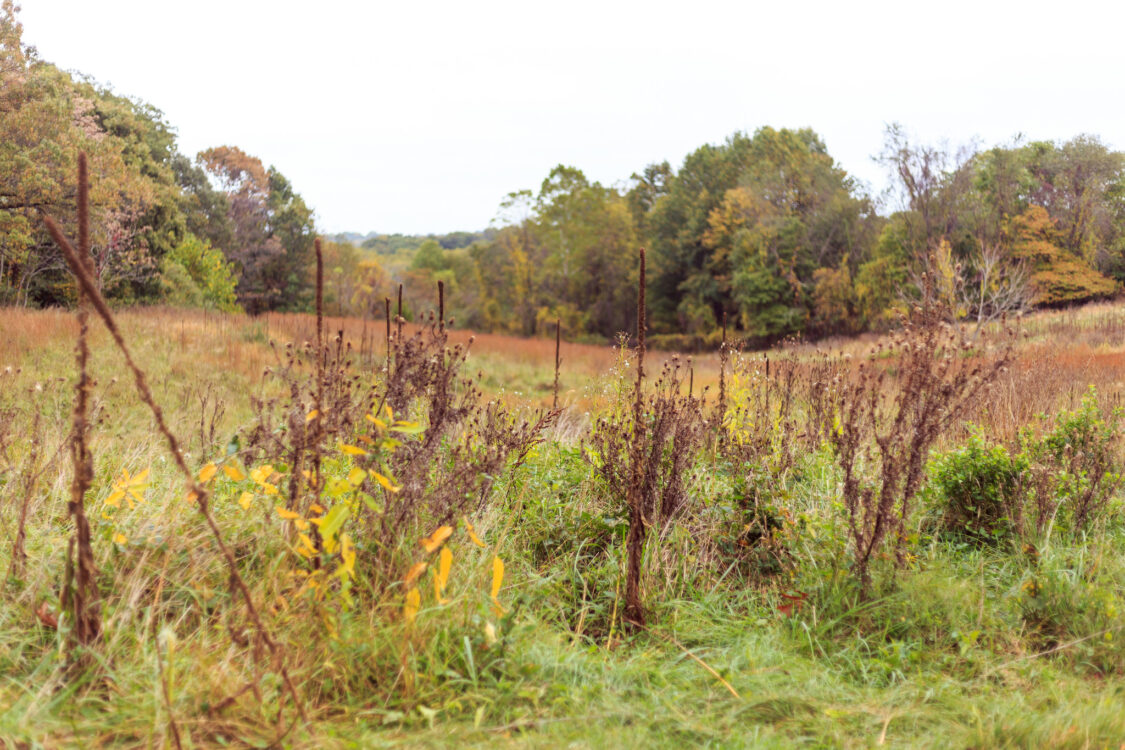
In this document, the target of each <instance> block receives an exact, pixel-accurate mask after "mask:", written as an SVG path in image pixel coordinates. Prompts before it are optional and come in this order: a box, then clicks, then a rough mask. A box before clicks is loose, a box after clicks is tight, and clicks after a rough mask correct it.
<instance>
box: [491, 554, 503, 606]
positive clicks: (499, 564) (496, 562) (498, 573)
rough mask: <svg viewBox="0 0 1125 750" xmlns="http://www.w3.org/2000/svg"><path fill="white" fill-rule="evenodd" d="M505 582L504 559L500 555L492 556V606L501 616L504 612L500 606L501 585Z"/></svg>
mask: <svg viewBox="0 0 1125 750" xmlns="http://www.w3.org/2000/svg"><path fill="white" fill-rule="evenodd" d="M503 584H504V561H503V560H501V559H500V558H499V557H494V558H492V608H493V610H494V611H495V612H496V616H497V617H499V616H500V615H501V614H503V612H504V608H503V607H501V606H500V600H499V599H498V598H497V597H498V596H499V595H500V587H501V586H502V585H503Z"/></svg>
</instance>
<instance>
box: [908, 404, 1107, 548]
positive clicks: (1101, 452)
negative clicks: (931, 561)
mask: <svg viewBox="0 0 1125 750" xmlns="http://www.w3.org/2000/svg"><path fill="white" fill-rule="evenodd" d="M1121 414H1122V412H1121V410H1119V409H1115V410H1113V411H1111V412H1109V413H1105V412H1103V410H1102V408H1101V407H1100V406H1099V404H1098V399H1097V392H1096V391H1095V390H1094V389H1093V388H1091V389H1090V390H1089V391H1088V392H1087V393H1086V395H1085V396H1084V397H1083V398H1082V403H1081V405H1080V406H1079V407H1078V408H1077V409H1075V410H1074V411H1063V412H1060V413H1059V414H1058V415H1057V416H1056V417H1055V418H1054V420H1053V426H1052V428H1051V429H1050V430H1048V431H1047V432H1045V433H1040V432H1037V431H1036V430H1035V429H1033V428H1031V427H1028V428H1025V429H1024V430H1023V431H1022V432H1021V433H1020V438H1019V442H1018V444H1017V446H1014V447H1012V448H1011V449H1009V448H1007V447H1005V446H1002V445H990V444H988V443H987V442H986V441H985V439H984V438H983V437H982V436H981V434H980V433H979V432H977V431H974V432H973V433H972V434H971V435H970V437H969V440H968V442H967V443H966V444H965V445H963V446H961V447H959V448H956V449H954V450H951V451H949V452H947V453H945V454H943V455H941V456H939V457H937V458H936V459H934V461H933V462H932V464H931V484H930V487H929V488H928V490H929V491H930V492H931V493H932V494H933V495H934V496H935V501H936V503H937V504H938V505H939V506H940V509H941V514H942V525H943V527H944V529H945V530H946V531H947V532H952V533H963V534H965V535H967V536H969V537H971V538H974V539H976V540H977V541H982V542H995V541H997V540H999V539H1001V538H1004V537H1009V536H1020V537H1022V538H1025V539H1030V538H1034V537H1040V538H1041V537H1043V536H1044V535H1045V534H1049V533H1050V531H1051V530H1052V529H1053V528H1055V527H1056V526H1060V527H1062V528H1064V529H1065V530H1067V531H1069V532H1070V533H1072V534H1079V533H1083V532H1085V531H1086V530H1087V529H1088V528H1089V527H1090V526H1091V525H1092V524H1094V523H1096V522H1097V521H1098V520H1100V519H1101V518H1102V517H1104V515H1105V512H1106V508H1107V506H1108V504H1109V501H1110V498H1111V497H1112V496H1113V493H1114V492H1115V491H1116V490H1117V489H1118V488H1120V487H1121V485H1122V483H1123V482H1125V478H1123V477H1122V474H1121V472H1120V469H1119V461H1118V455H1117V451H1118V447H1117V443H1118V440H1119V438H1118V429H1119V422H1120V418H1121Z"/></svg>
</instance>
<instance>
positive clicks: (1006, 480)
mask: <svg viewBox="0 0 1125 750" xmlns="http://www.w3.org/2000/svg"><path fill="white" fill-rule="evenodd" d="M1028 468H1029V462H1028V459H1027V457H1026V456H1025V455H1023V454H1022V453H1019V454H1016V455H1014V456H1013V455H1011V454H1010V453H1009V452H1008V449H1007V448H1005V447H1004V446H1002V445H989V444H988V443H987V442H986V441H985V439H984V437H983V436H982V435H981V434H980V432H979V431H978V430H974V431H973V432H972V433H971V434H970V436H969V440H968V442H967V443H965V444H964V445H963V446H961V447H959V448H955V449H953V450H951V451H948V452H947V453H944V454H942V455H940V456H938V457H937V458H935V459H934V461H933V464H932V467H931V482H932V484H931V489H932V490H934V491H935V492H936V493H938V494H939V496H940V497H941V502H942V506H943V507H942V526H943V528H944V529H945V531H946V532H949V533H951V534H958V535H960V534H963V535H965V536H967V537H970V538H971V539H974V540H977V541H981V542H985V543H992V542H996V541H998V540H1000V539H1002V538H1005V537H1008V536H1010V535H1011V533H1012V531H1013V529H1014V525H1015V519H1016V518H1017V517H1018V515H1019V510H1020V505H1021V503H1022V496H1023V483H1022V477H1023V475H1024V473H1025V472H1026V471H1027V470H1028Z"/></svg>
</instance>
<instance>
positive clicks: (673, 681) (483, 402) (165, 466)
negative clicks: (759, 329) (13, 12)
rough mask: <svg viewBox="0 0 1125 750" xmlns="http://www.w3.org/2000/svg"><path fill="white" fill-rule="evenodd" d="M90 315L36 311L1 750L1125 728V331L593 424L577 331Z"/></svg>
mask: <svg viewBox="0 0 1125 750" xmlns="http://www.w3.org/2000/svg"><path fill="white" fill-rule="evenodd" d="M76 270H80V269H76ZM79 276H81V273H79ZM642 278H643V274H642ZM87 295H88V297H87V299H86V301H85V302H84V303H83V307H82V312H81V313H80V314H79V315H77V316H76V315H75V313H73V312H64V311H57V310H47V311H29V310H22V309H6V310H0V331H2V335H0V530H2V533H0V538H2V539H3V542H2V543H0V556H2V557H0V565H2V566H3V570H4V571H5V576H4V579H3V588H2V590H0V598H2V601H3V606H2V607H0V745H2V746H6V747H46V748H53V747H71V746H74V747H110V746H113V747H118V746H125V747H129V746H145V747H153V746H160V747H214V746H236V747H242V746H254V747H266V746H285V747H372V746H407V747H424V746H448V745H452V744H457V745H496V744H498V743H499V744H503V745H521V746H522V745H530V746H544V747H555V746H577V747H605V746H610V745H621V746H626V747H637V746H673V745H679V746H683V745H693V746H695V745H704V746H707V745H713V746H721V747H742V746H746V747H792V746H796V745H807V746H813V747H837V746H840V747H867V746H871V745H887V746H897V747H942V748H945V747H963V748H983V747H1074V748H1080V747H1081V748H1085V747H1119V746H1121V745H1122V742H1123V741H1125V713H1123V712H1122V711H1121V706H1122V705H1123V703H1122V701H1123V696H1125V633H1123V632H1122V630H1123V629H1125V599H1123V596H1125V588H1123V587H1125V551H1123V550H1125V546H1123V543H1125V524H1123V515H1122V514H1123V507H1122V496H1121V488H1122V483H1123V479H1122V475H1121V471H1122V458H1123V456H1122V453H1121V445H1120V443H1121V441H1120V437H1121V435H1120V412H1119V405H1120V403H1121V395H1122V392H1123V389H1125V385H1123V382H1122V373H1123V372H1125V369H1123V368H1125V308H1121V307H1118V306H1116V305H1111V304H1106V305H1102V306H1099V307H1091V308H1085V309H1082V310H1076V311H1068V312H1053V313H1042V314H1036V315H1032V316H1028V317H1027V318H1025V319H1023V320H1020V321H1014V322H1012V323H1011V324H1004V325H999V326H996V327H995V328H994V329H992V330H989V331H987V332H986V333H985V334H984V335H983V337H982V338H980V339H979V340H978V339H973V338H972V337H970V336H968V335H967V334H965V333H964V332H962V331H961V330H959V328H958V327H957V326H953V325H950V324H948V323H946V322H944V321H943V320H942V319H941V318H940V317H937V316H935V315H933V314H931V313H932V311H928V310H920V311H918V315H917V316H916V317H915V318H914V319H912V320H910V321H907V322H906V325H905V326H904V328H903V329H902V330H901V331H900V332H898V333H895V334H893V335H890V336H887V337H883V338H874V337H871V338H867V339H863V340H852V341H831V342H822V343H820V344H816V345H813V344H799V343H797V344H792V345H789V346H786V347H783V348H780V349H776V350H773V351H770V352H742V351H739V350H738V348H737V346H735V345H734V344H733V343H732V344H731V345H728V346H726V347H724V348H723V350H722V351H721V352H720V353H718V354H714V355H707V356H703V357H697V358H695V359H694V360H693V361H690V362H689V361H688V360H687V359H684V358H681V357H678V356H675V355H671V354H666V353H654V352H645V350H644V344H643V337H642V338H641V339H640V340H634V341H630V342H626V343H625V344H624V345H622V346H620V347H617V348H614V347H609V346H606V347H597V346H590V345H573V344H567V343H566V342H565V341H564V342H563V343H562V345H561V346H560V351H559V352H558V357H559V360H560V361H561V366H560V368H559V372H558V380H559V388H558V393H557V407H556V406H555V403H556V393H555V386H554V383H555V377H556V372H555V362H556V349H555V342H554V340H546V339H544V340H524V339H516V338H507V337H502V336H493V335H485V336H475V337H472V336H471V335H470V334H469V333H468V332H463V331H457V330H450V329H448V328H447V327H446V325H445V323H444V321H443V320H442V319H441V316H440V315H439V314H435V315H434V316H432V317H431V318H430V319H428V320H427V321H422V322H421V324H419V325H411V324H407V323H406V322H405V321H402V320H396V321H394V322H393V324H392V325H390V326H388V325H387V323H386V322H385V321H382V320H380V321H366V322H365V321H361V320H354V319H335V318H325V319H323V320H318V317H317V316H313V315H265V316H261V317H257V318H250V317H246V316H241V315H234V314H223V315H218V314H209V313H203V312H189V311H182V310H172V309H133V310H125V311H118V312H115V311H111V310H108V309H103V308H102V307H100V306H99V305H98V300H97V299H96V290H95V289H88V290H87ZM642 295H643V290H642ZM434 302H435V308H436V307H437V304H436V303H437V299H436V295H435V300H434ZM642 312H643V310H642ZM642 320H643V315H642ZM1017 323H1018V324H1017ZM107 324H112V325H113V326H114V329H113V330H114V331H115V332H116V336H115V335H114V333H113V332H111V331H110V330H109V329H107ZM83 329H88V330H86V331H85V332H83ZM117 339H120V341H118V340H117ZM85 349H88V355H87V354H83V351H84V350H85ZM126 352H127V354H126ZM83 360H85V363H83Z"/></svg>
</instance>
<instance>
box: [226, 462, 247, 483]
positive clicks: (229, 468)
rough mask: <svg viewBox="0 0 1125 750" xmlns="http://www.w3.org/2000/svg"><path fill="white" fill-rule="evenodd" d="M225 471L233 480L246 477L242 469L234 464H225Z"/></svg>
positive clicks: (238, 480) (236, 480)
mask: <svg viewBox="0 0 1125 750" xmlns="http://www.w3.org/2000/svg"><path fill="white" fill-rule="evenodd" d="M223 473H224V474H226V475H227V477H228V478H229V479H230V480H231V481H233V482H241V481H242V480H243V479H245V478H246V475H245V474H243V473H242V469H240V468H238V467H237V466H235V465H234V464H223Z"/></svg>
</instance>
